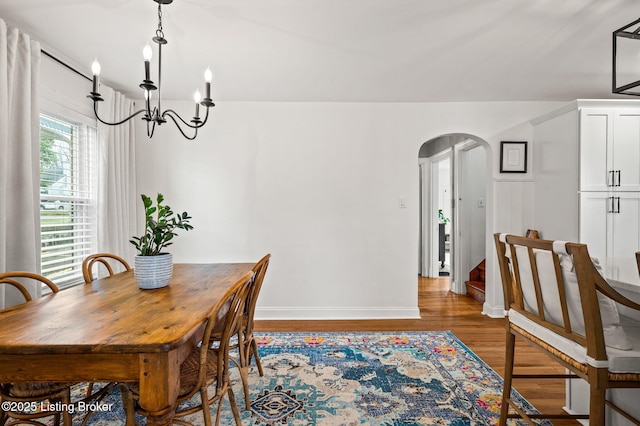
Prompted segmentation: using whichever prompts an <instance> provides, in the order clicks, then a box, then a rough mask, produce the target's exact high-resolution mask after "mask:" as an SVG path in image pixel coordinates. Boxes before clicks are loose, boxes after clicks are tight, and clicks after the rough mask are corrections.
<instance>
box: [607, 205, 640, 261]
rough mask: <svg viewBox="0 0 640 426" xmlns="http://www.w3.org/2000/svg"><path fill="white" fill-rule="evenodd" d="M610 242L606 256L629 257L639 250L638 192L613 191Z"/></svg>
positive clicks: (639, 206) (639, 217) (639, 213)
mask: <svg viewBox="0 0 640 426" xmlns="http://www.w3.org/2000/svg"><path fill="white" fill-rule="evenodd" d="M612 195H613V200H612V201H613V203H612V204H613V210H614V213H612V214H611V216H612V220H611V234H612V241H611V242H612V244H611V247H610V249H609V250H608V252H607V256H608V257H630V258H633V257H634V256H635V252H636V251H638V250H640V192H616V193H613V194H612Z"/></svg>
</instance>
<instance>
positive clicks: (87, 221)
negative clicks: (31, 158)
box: [40, 114, 97, 288]
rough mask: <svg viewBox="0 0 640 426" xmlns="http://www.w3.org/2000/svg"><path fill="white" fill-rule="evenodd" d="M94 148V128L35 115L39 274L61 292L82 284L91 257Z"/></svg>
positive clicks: (80, 123) (94, 212)
mask: <svg viewBox="0 0 640 426" xmlns="http://www.w3.org/2000/svg"><path fill="white" fill-rule="evenodd" d="M95 145H96V129H95V126H91V125H88V124H86V123H84V124H83V123H82V122H81V121H80V120H76V121H74V120H73V119H69V118H61V117H58V116H54V115H53V114H52V115H47V114H41V115H40V233H41V238H42V275H44V276H45V277H47V278H49V279H50V280H52V281H53V282H55V283H56V285H58V287H61V288H63V287H67V286H69V285H73V284H77V283H79V282H82V261H83V260H84V258H85V257H86V256H87V255H89V254H91V253H93V252H95V247H96V227H97V223H96V197H95V182H96V179H95V176H94V174H95V170H96V166H95V163H94V162H95V158H96V155H95V151H96V149H95Z"/></svg>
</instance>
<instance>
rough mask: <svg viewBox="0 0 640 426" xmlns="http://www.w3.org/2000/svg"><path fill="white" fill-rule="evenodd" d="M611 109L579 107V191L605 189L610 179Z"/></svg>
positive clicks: (607, 188)
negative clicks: (580, 108)
mask: <svg viewBox="0 0 640 426" xmlns="http://www.w3.org/2000/svg"><path fill="white" fill-rule="evenodd" d="M612 138H613V110H612V109H595V108H593V109H582V110H580V190H581V191H608V190H609V189H611V188H610V187H609V185H610V184H611V183H612V181H611V173H610V171H611V167H610V163H611V155H612V154H611V151H612V143H611V141H612Z"/></svg>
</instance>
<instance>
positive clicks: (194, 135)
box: [149, 110, 198, 141]
mask: <svg viewBox="0 0 640 426" xmlns="http://www.w3.org/2000/svg"><path fill="white" fill-rule="evenodd" d="M169 111H171V110H166V111H165V112H164V113H163V114H162V116H163V117H164V116H165V114H166V113H167V112H169ZM174 114H175V112H174ZM166 115H167V116H168V117H169V118H170V119H171V121H173V124H175V125H176V127H177V128H178V130H180V133H182V136H184V137H185V139H188V140H190V141H192V140H194V139H195V138H196V136H198V128H197V127H193V126H190V125H189V124H187V123H186V122H185V121H184V120H183V119H182V118H181V117H180V116H179V115H178V116H177V117H178V118H179V119H180V121H182V122H183V123H185V124H187V126H189V127H190V128H192V129H195V131H194V133H193V136H191V137H189V136H187V134H186V133H185V132H184V130H182V126H180V123H178V121H177V120H176V119H175V118H173V114H166ZM176 115H177V114H176ZM149 137H151V136H149Z"/></svg>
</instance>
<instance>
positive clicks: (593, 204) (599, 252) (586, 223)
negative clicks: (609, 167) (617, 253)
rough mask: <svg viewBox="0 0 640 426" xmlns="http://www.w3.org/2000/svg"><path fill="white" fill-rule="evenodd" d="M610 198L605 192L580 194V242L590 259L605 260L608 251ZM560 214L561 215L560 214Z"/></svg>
mask: <svg viewBox="0 0 640 426" xmlns="http://www.w3.org/2000/svg"><path fill="white" fill-rule="evenodd" d="M611 204H612V198H611V196H610V195H609V193H607V192H582V193H581V194H580V242H581V243H583V244H586V245H587V247H588V249H589V254H590V255H591V257H597V258H598V259H606V258H607V251H608V250H610V247H611V240H612V238H613V236H612V234H611V232H608V231H609V229H610V228H611V226H612V225H611V220H612V219H613V214H612V213H611V212H612V205H611ZM560 214H561V213H560Z"/></svg>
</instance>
